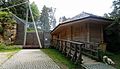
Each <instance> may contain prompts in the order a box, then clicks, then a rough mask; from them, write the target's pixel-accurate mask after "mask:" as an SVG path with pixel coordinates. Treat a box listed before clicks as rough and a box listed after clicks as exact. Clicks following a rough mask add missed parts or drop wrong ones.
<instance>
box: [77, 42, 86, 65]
mask: <svg viewBox="0 0 120 69" xmlns="http://www.w3.org/2000/svg"><path fill="white" fill-rule="evenodd" d="M83 45H84V44H81V45H79V54H78V57H77V59H76V61H75V64H77V63H78V62H79V63H80V64H81V63H82V46H83Z"/></svg>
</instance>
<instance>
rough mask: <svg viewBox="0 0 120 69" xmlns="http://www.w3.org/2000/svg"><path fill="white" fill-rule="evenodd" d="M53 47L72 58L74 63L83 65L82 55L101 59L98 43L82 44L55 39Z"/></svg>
mask: <svg viewBox="0 0 120 69" xmlns="http://www.w3.org/2000/svg"><path fill="white" fill-rule="evenodd" d="M52 46H53V47H55V48H56V49H58V50H59V51H61V52H62V53H64V54H66V57H70V58H71V60H72V61H74V63H82V54H84V55H87V56H89V57H92V58H94V59H99V55H98V54H99V52H98V46H99V45H98V43H87V42H86V43H82V42H75V41H69V40H63V39H53V40H52Z"/></svg>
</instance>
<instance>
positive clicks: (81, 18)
mask: <svg viewBox="0 0 120 69" xmlns="http://www.w3.org/2000/svg"><path fill="white" fill-rule="evenodd" d="M111 23H112V20H110V19H106V18H103V17H100V16H96V15H93V14H90V13H86V12H83V13H81V14H79V15H77V16H75V17H73V18H71V19H69V20H67V21H64V22H62V23H60V24H59V25H58V26H57V27H56V28H54V29H53V31H51V35H52V39H65V40H71V41H77V42H88V43H90V42H94V43H99V42H101V41H102V42H103V41H104V29H105V28H106V27H107V26H108V25H109V24H111Z"/></svg>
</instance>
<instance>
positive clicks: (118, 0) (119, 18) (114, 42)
mask: <svg viewBox="0 0 120 69" xmlns="http://www.w3.org/2000/svg"><path fill="white" fill-rule="evenodd" d="M104 16H105V17H106V18H111V19H113V20H115V21H114V22H113V23H112V24H111V25H109V26H108V27H107V28H106V30H105V33H106V35H107V36H106V41H107V43H108V47H107V49H108V50H109V51H114V52H117V51H119V50H120V39H119V38H120V0H114V1H113V11H112V12H111V13H109V14H105V15H104Z"/></svg>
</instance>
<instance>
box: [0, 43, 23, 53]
mask: <svg viewBox="0 0 120 69" xmlns="http://www.w3.org/2000/svg"><path fill="white" fill-rule="evenodd" d="M19 50H21V48H19V47H16V46H15V45H5V44H2V43H0V52H11V51H19Z"/></svg>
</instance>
